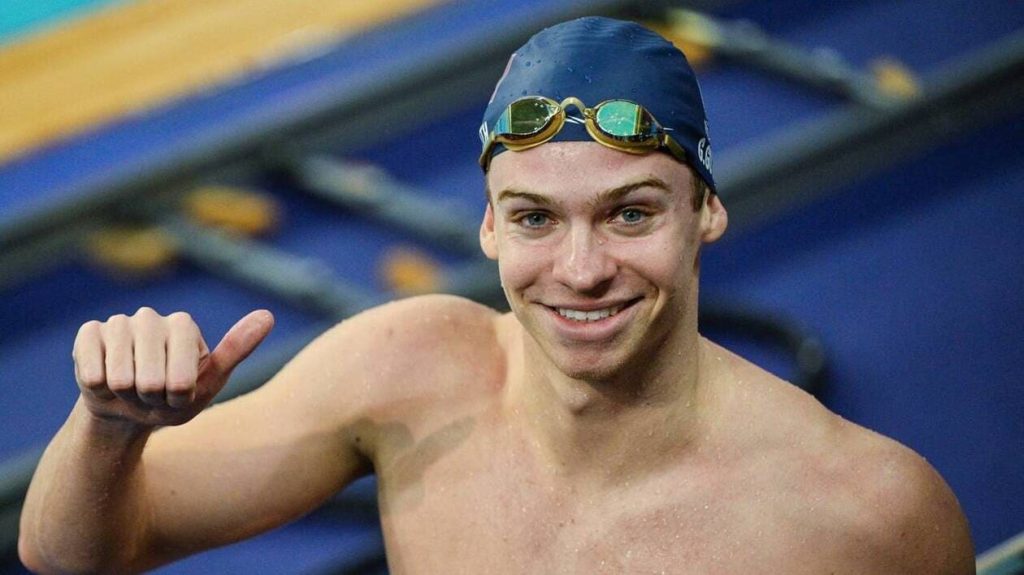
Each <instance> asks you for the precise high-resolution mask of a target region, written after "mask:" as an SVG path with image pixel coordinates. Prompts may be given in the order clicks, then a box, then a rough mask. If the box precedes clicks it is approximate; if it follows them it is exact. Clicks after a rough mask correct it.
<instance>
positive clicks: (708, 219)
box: [700, 194, 729, 244]
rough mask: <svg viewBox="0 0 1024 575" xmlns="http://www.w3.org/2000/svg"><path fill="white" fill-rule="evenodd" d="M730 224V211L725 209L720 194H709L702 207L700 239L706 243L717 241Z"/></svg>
mask: <svg viewBox="0 0 1024 575" xmlns="http://www.w3.org/2000/svg"><path fill="white" fill-rule="evenodd" d="M728 226H729V213H728V212H726V211H725V206H724V205H722V200H721V199H720V198H719V197H718V194H708V195H707V198H706V199H705V200H704V205H703V206H702V207H701V209H700V239H701V241H702V242H704V243H706V244H710V243H711V242H714V241H716V240H717V239H718V238H720V237H722V234H724V233H725V228H727V227H728Z"/></svg>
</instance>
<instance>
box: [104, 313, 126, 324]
mask: <svg viewBox="0 0 1024 575" xmlns="http://www.w3.org/2000/svg"><path fill="white" fill-rule="evenodd" d="M127 322H128V316H126V315H125V314H123V313H115V314H114V315H112V316H110V317H108V318H107V323H109V324H122V323H127Z"/></svg>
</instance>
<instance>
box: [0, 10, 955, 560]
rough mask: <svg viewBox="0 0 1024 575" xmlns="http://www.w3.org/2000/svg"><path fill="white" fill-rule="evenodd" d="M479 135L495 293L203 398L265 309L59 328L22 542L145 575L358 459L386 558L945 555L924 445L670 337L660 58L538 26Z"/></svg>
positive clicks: (690, 215)
mask: <svg viewBox="0 0 1024 575" xmlns="http://www.w3.org/2000/svg"><path fill="white" fill-rule="evenodd" d="M480 135H481V138H482V140H483V147H482V154H481V156H480V164H481V166H482V167H483V169H484V171H485V172H486V182H487V200H488V201H487V205H486V209H485V213H484V215H483V218H482V222H481V224H480V243H481V246H482V248H483V251H484V253H485V254H486V255H487V257H489V258H492V259H494V260H496V261H497V263H498V267H499V273H500V277H501V283H502V286H503V287H504V290H505V294H506V296H507V299H508V303H509V306H510V308H511V313H508V314H500V313H498V312H496V311H494V310H491V309H489V308H486V307H483V306H481V305H478V304H476V303H472V302H470V301H466V300H464V299H460V298H457V297H453V296H443V295H432V296H424V297H418V298H413V299H406V300H402V301H397V302H393V303H390V304H387V305H384V306H381V307H379V308H375V309H372V310H369V311H367V312H364V313H362V314H360V315H358V316H356V317H353V318H351V319H349V320H347V321H344V322H342V323H341V324H339V325H337V326H336V327H334V328H332V329H331V330H329V331H327V332H326V333H324V334H323V335H322V336H321V337H319V338H318V339H317V340H315V341H314V342H313V343H311V344H310V345H309V346H308V347H307V348H306V349H305V350H303V351H302V352H300V353H299V354H298V355H297V356H296V357H294V358H293V359H292V360H291V361H290V362H289V363H288V364H287V365H286V366H285V367H284V368H283V369H282V370H281V371H280V372H279V373H278V374H277V375H276V376H275V377H273V378H272V379H271V380H270V381H269V382H268V383H267V384H265V385H264V386H263V387H261V388H260V389H258V390H256V391H254V392H252V393H249V394H247V395H244V396H242V397H239V398H236V399H233V400H231V401H228V402H224V403H222V404H218V405H216V406H213V407H209V408H208V405H209V404H210V402H211V400H212V399H213V398H214V397H215V396H216V394H217V392H218V391H220V389H221V388H222V387H223V386H224V384H225V383H226V382H227V380H228V378H229V376H230V374H231V371H232V370H233V369H234V367H235V366H236V365H238V363H239V362H241V361H242V360H243V359H245V357H246V356H248V355H249V354H250V353H251V352H252V351H253V349H255V348H256V346H257V345H259V343H260V342H261V341H262V340H263V338H264V337H265V336H266V335H267V333H268V332H269V331H270V329H271V327H272V324H273V317H272V316H271V315H270V313H269V312H266V311H255V312H253V313H251V314H249V315H247V316H246V317H244V318H242V319H241V320H240V321H239V322H238V323H237V324H236V325H235V326H234V327H233V328H232V329H231V330H229V331H228V333H227V334H226V335H225V336H224V338H223V339H222V340H221V341H220V343H219V344H217V345H216V346H215V347H213V348H212V350H211V349H210V348H209V347H208V346H207V344H206V342H205V341H204V339H203V336H202V334H201V332H200V329H199V327H198V326H197V325H196V324H195V322H194V321H193V320H192V319H191V318H190V317H189V316H188V315H187V314H185V313H173V314H170V315H168V316H161V315H158V314H157V313H156V312H155V311H153V310H152V309H148V308H143V309H140V310H138V311H137V312H136V313H134V315H132V316H130V317H129V316H125V315H116V316H113V317H111V318H109V319H108V320H106V321H104V322H98V321H94V322H89V323H86V324H85V325H83V326H82V327H81V329H80V331H79V333H78V336H77V339H76V341H75V344H74V351H73V356H74V365H75V374H76V378H77V381H78V387H79V394H80V395H79V399H78V401H77V404H76V405H75V406H74V408H73V410H72V412H71V414H70V416H69V417H68V420H67V422H66V423H65V424H64V426H63V427H62V428H61V430H60V431H59V432H58V433H57V435H56V437H55V438H54V439H53V441H52V442H51V443H50V445H49V447H48V448H47V450H46V453H45V455H44V456H43V459H42V461H41V462H40V464H39V468H38V470H37V472H36V475H35V478H34V479H33V482H32V485H31V487H30V489H29V493H28V496H27V499H26V502H25V506H24V511H23V514H22V521H21V537H20V540H19V552H20V556H21V558H22V561H23V562H24V563H25V564H26V565H27V566H28V567H29V568H30V569H32V570H35V571H38V572H116V573H129V572H139V571H144V570H147V569H151V568H153V567H156V566H158V565H162V564H165V563H168V562H171V561H174V560H175V559H178V558H181V557H184V556H187V555H189V554H193V553H197V552H200V551H202V550H204V549H209V548H211V547H216V546H220V545H225V544H228V543H232V542H235V541H239V540H242V539H245V538H247V537H251V536H254V535H256V534H258V533H261V532H264V531H266V530H268V529H271V528H273V527H276V526H279V525H282V524H284V523H287V522H289V521H292V520H294V519H297V518H299V517H301V516H302V515H303V514H305V513H308V512H309V511H311V510H313V509H315V508H316V507H317V506H319V505H320V504H322V503H323V502H324V501H326V500H327V499H328V498H330V497H331V496H333V495H335V494H336V493H338V492H339V491H340V490H342V489H344V488H345V486H346V485H348V484H349V483H351V482H352V481H354V480H355V479H357V478H359V477H362V476H365V475H368V474H371V473H375V474H376V476H377V478H378V486H379V487H378V489H379V502H380V520H381V523H382V526H383V532H384V537H385V543H386V549H387V559H388V565H389V568H390V570H391V572H392V573H396V574H413V573H423V574H438V573H488V574H501V573H529V574H534V573H587V574H591V573H697V574H703V573H815V574H819V573H886V574H913V573H920V574H928V575H934V574H937V573H945V574H963V573H972V572H973V571H974V559H973V549H972V542H971V539H970V534H969V530H968V526H967V523H966V520H965V518H964V515H963V513H962V512H961V510H960V507H959V505H958V503H957V500H956V498H955V496H954V495H953V493H952V492H951V490H950V489H949V487H948V486H947V485H946V483H945V482H944V481H943V480H942V478H941V477H940V476H939V475H938V473H937V472H936V471H935V470H934V469H933V468H932V467H931V466H930V465H929V464H928V463H927V462H925V460H924V459H922V458H921V457H920V456H918V455H917V454H915V453H914V452H913V451H911V450H910V449H908V448H906V447H904V446H902V445H900V444H898V443H897V442H895V441H892V440H890V439H887V438H885V437H883V436H881V435H878V434H876V433H874V432H871V431H869V430H867V429H864V428H862V427H859V426H858V425H856V424H854V423H851V422H849V421H846V420H844V419H842V418H840V417H838V416H836V415H835V414H833V413H831V412H829V411H828V410H827V409H826V408H824V407H823V406H822V405H821V404H819V403H818V402H817V401H816V400H815V399H814V398H813V397H811V396H809V395H807V394H806V393H804V392H803V391H801V390H800V389H798V388H796V387H795V386H793V385H790V384H788V383H786V382H784V381H782V380H780V379H778V378H776V377H775V376H773V375H771V374H769V373H768V372H766V371H764V370H763V369H761V368H759V367H757V366H756V365H753V364H752V363H750V362H748V361H746V360H745V359H743V358H742V357H739V356H737V355H736V354H734V353H732V352H730V351H729V350H727V349H724V348H723V347H721V346H719V345H717V344H715V343H714V342H712V341H709V340H707V339H706V338H704V337H702V336H701V335H700V334H699V333H698V330H697V300H698V278H699V271H700V255H701V248H702V246H703V245H704V244H708V243H710V242H714V241H715V240H717V239H718V238H719V237H720V236H721V235H722V234H723V233H724V232H725V229H726V226H727V214H726V210H725V207H724V206H723V204H722V201H721V199H720V198H719V196H718V194H716V193H715V183H714V178H713V174H712V168H713V165H712V154H711V140H710V137H709V134H708V125H707V122H706V118H705V115H704V106H703V102H702V100H701V96H700V92H699V87H698V85H697V81H696V78H695V76H694V74H693V71H692V70H691V68H690V66H689V64H688V63H687V62H686V60H685V58H684V56H683V55H682V53H681V52H679V51H678V50H677V49H675V48H674V47H673V46H672V45H671V44H670V43H669V42H667V41H666V40H664V39H663V38H661V37H660V36H658V35H656V34H654V33H652V32H650V31H648V30H646V29H644V28H642V27H640V26H638V25H635V24H632V23H627V22H621V21H617V20H610V19H605V18H585V19H580V20H574V21H571V22H567V23H563V24H560V25H557V26H554V27H552V28H549V29H547V30H544V31H542V32H540V33H538V34H537V35H535V36H534V37H533V38H532V39H530V40H529V41H528V42H527V43H526V44H525V45H524V46H523V47H522V48H521V49H520V50H518V51H517V52H516V53H515V54H514V55H513V56H512V58H511V60H510V61H509V64H508V66H507V68H506V70H505V73H504V75H503V76H502V78H501V80H500V81H499V83H498V85H497V87H496V88H495V91H494V94H493V96H492V98H491V101H490V102H489V104H488V106H487V109H486V111H485V113H484V121H483V124H482V127H481V130H480Z"/></svg>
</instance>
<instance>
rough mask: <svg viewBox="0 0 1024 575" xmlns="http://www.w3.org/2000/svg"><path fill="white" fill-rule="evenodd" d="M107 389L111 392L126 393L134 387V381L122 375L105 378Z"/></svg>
mask: <svg viewBox="0 0 1024 575" xmlns="http://www.w3.org/2000/svg"><path fill="white" fill-rule="evenodd" d="M107 387H109V388H110V389H111V390H113V391H128V390H130V389H132V388H133V387H135V379H134V378H131V377H128V376H124V375H112V376H110V377H108V378H107Z"/></svg>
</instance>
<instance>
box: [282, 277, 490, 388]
mask: <svg viewBox="0 0 1024 575" xmlns="http://www.w3.org/2000/svg"><path fill="white" fill-rule="evenodd" d="M499 317H500V314H498V312H496V311H494V310H492V309H490V308H488V307H485V306H482V305H480V304H477V303H475V302H472V301H470V300H466V299H463V298H460V297H455V296H447V295H428V296H419V297H413V298H408V299H403V300H397V301H394V302H391V303H388V304H385V305H382V306H379V307H377V308H374V309H371V310H368V311H365V312H363V313H361V314H358V315H356V316H354V317H352V318H350V319H348V320H345V321H343V322H341V323H339V324H338V325H336V326H335V327H334V328H332V329H330V330H329V331H327V332H326V333H325V334H323V335H322V336H321V337H320V338H318V340H317V341H315V342H314V343H313V344H311V345H310V346H309V347H308V348H307V349H306V350H304V351H303V353H302V354H300V355H299V356H298V357H297V358H296V359H295V361H294V363H296V364H299V365H301V366H302V367H299V368H298V370H299V371H302V372H303V373H306V372H308V371H309V370H311V369H312V370H316V371H317V374H316V375H318V376H319V377H317V379H318V380H320V381H322V382H324V384H325V385H336V386H340V388H341V389H343V390H344V392H345V395H347V396H348V401H349V402H357V403H358V402H365V404H366V407H367V408H372V406H373V405H377V406H378V407H380V406H381V405H382V404H394V403H396V402H400V401H409V400H413V399H415V398H417V397H419V398H425V396H430V395H437V394H441V395H450V394H452V393H456V392H458V393H467V392H471V391H472V390H471V389H470V387H471V386H472V385H474V384H476V383H483V382H487V381H491V380H492V379H493V375H494V373H495V372H496V371H498V370H502V371H503V369H504V365H503V359H502V358H503V354H502V352H501V347H500V345H499V342H498V340H497V335H496V327H495V325H496V323H497V321H498V318H499ZM303 356H310V357H303ZM311 359H312V361H311ZM456 388H458V389H456Z"/></svg>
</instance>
